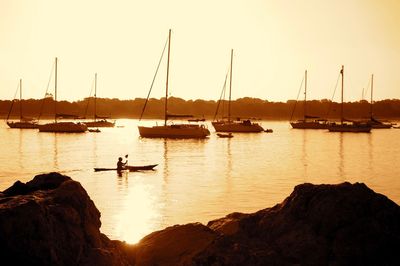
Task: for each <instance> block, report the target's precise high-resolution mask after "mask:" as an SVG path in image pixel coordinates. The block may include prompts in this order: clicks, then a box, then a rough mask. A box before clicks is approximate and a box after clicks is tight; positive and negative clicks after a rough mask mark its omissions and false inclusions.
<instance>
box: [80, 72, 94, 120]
mask: <svg viewBox="0 0 400 266" xmlns="http://www.w3.org/2000/svg"><path fill="white" fill-rule="evenodd" d="M94 82H95V79H93V81H92V86H91V88H90V93H89V97H88V100H87V103H86V109H85V114H84V116H83V118H86V115H87V111H88V109H89V103H90V96H92V92H93V88H94Z"/></svg>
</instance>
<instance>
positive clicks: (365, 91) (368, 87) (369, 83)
mask: <svg viewBox="0 0 400 266" xmlns="http://www.w3.org/2000/svg"><path fill="white" fill-rule="evenodd" d="M370 86H371V79H368V83H367V87H366V88H367V89H365V90H364V94H363V98H362V100H364V98H365V97H366V96H367V93H368V92H369V89H370Z"/></svg>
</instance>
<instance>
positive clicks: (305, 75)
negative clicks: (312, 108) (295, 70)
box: [304, 70, 307, 121]
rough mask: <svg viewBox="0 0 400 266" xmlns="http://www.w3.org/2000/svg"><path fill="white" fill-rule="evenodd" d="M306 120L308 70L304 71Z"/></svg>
mask: <svg viewBox="0 0 400 266" xmlns="http://www.w3.org/2000/svg"><path fill="white" fill-rule="evenodd" d="M304 77H305V78H304V81H305V82H304V121H306V116H307V70H306V72H305V73H304Z"/></svg>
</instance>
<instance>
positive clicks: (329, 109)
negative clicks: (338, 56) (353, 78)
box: [326, 73, 341, 117]
mask: <svg viewBox="0 0 400 266" xmlns="http://www.w3.org/2000/svg"><path fill="white" fill-rule="evenodd" d="M340 75H341V73H339V75H338V77H337V80H336V85H335V89H334V90H333V95H332V98H331V101H330V103H329V106H328V112H327V113H326V117H328V116H329V113H330V112H331V108H332V104H333V98H335V93H336V89H337V87H338V84H339V78H340Z"/></svg>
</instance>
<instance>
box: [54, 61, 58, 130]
mask: <svg viewBox="0 0 400 266" xmlns="http://www.w3.org/2000/svg"><path fill="white" fill-rule="evenodd" d="M57 61H58V58H57V57H56V66H55V75H54V122H55V123H57Z"/></svg>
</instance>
